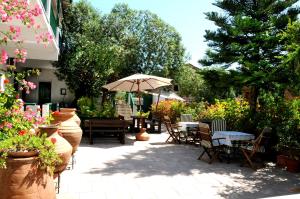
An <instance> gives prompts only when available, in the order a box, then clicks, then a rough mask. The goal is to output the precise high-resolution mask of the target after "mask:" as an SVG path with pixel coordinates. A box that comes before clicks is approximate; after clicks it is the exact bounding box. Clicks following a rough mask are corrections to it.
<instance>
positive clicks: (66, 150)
mask: <svg viewBox="0 0 300 199" xmlns="http://www.w3.org/2000/svg"><path fill="white" fill-rule="evenodd" d="M58 127H59V126H58V125H53V124H52V125H48V126H40V127H39V129H40V133H47V137H48V138H47V139H49V140H50V141H51V142H52V143H54V145H55V151H56V153H57V154H58V155H59V157H60V158H61V160H62V163H61V164H59V165H57V166H56V167H55V170H54V173H56V174H58V173H61V172H63V171H64V170H65V169H66V167H67V166H68V163H69V161H70V158H71V155H72V151H73V147H72V146H71V144H70V143H69V142H68V141H67V140H66V139H64V138H63V137H61V136H60V135H59V134H58Z"/></svg>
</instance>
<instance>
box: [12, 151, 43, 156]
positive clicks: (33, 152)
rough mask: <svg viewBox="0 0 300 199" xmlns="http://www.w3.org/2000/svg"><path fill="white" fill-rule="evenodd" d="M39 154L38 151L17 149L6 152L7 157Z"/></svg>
mask: <svg viewBox="0 0 300 199" xmlns="http://www.w3.org/2000/svg"><path fill="white" fill-rule="evenodd" d="M38 154H39V152H38V151H26V152H24V151H17V152H7V156H8V157H12V158H28V157H33V156H37V155H38Z"/></svg>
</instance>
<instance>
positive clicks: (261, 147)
mask: <svg viewBox="0 0 300 199" xmlns="http://www.w3.org/2000/svg"><path fill="white" fill-rule="evenodd" d="M271 131H272V128H270V127H265V128H264V129H263V130H262V132H261V133H260V135H259V136H258V137H257V138H256V139H255V140H250V141H248V142H245V143H246V144H245V145H242V146H241V147H240V149H241V151H242V154H243V155H244V162H243V163H242V164H241V166H243V165H244V164H248V165H249V166H250V167H251V168H252V169H253V170H256V167H255V165H254V158H255V156H256V155H258V154H263V153H266V148H267V145H268V144H269V140H270V133H271Z"/></svg>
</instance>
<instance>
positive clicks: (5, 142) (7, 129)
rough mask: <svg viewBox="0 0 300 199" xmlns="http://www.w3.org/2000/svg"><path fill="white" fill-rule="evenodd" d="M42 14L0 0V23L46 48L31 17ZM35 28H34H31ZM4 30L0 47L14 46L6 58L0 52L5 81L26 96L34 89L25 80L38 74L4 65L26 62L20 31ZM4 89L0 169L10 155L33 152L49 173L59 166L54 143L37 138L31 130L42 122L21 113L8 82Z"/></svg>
mask: <svg viewBox="0 0 300 199" xmlns="http://www.w3.org/2000/svg"><path fill="white" fill-rule="evenodd" d="M41 13H42V10H41V8H40V7H39V6H38V5H35V6H34V7H32V8H31V6H30V5H29V1H27V0H0V23H7V24H12V23H11V22H12V20H17V21H20V22H21V23H22V24H23V25H25V26H27V28H33V29H34V31H35V33H36V37H35V38H36V40H37V43H39V42H44V43H45V44H47V43H48V42H49V41H50V40H51V39H52V37H51V35H50V34H49V33H38V31H37V30H38V29H39V25H36V24H35V17H37V16H39V15H40V14H41ZM35 25H36V26H35ZM7 27H8V29H7V30H1V31H0V33H1V36H0V45H1V46H2V45H3V44H4V45H6V44H7V43H8V42H9V41H12V42H14V43H15V44H16V46H17V48H16V49H15V50H14V55H8V53H7V52H6V50H5V49H1V59H0V64H3V65H4V67H3V68H2V69H1V71H2V72H4V73H5V77H6V78H12V79H14V80H15V81H16V85H18V86H19V90H25V91H26V93H29V92H30V90H32V89H35V88H36V86H35V85H34V84H33V83H32V82H28V81H26V80H25V78H26V77H28V76H30V75H32V74H38V73H39V71H38V70H35V69H33V70H27V71H25V72H22V73H16V72H15V69H16V67H15V66H14V65H6V62H7V59H8V57H9V56H10V57H14V62H15V64H16V62H22V63H24V62H25V61H26V56H27V51H26V50H25V49H22V48H21V44H22V41H21V40H20V35H21V28H20V27H19V26H13V25H9V26H7ZM4 84H5V88H0V167H2V168H3V167H5V163H6V158H7V156H9V154H10V153H11V152H28V151H36V152H37V153H38V158H39V165H38V166H39V168H40V169H47V170H48V169H50V171H51V172H52V171H53V170H54V166H55V165H56V164H57V163H59V162H60V159H59V156H58V154H56V152H55V148H54V143H55V141H54V140H51V141H49V140H47V139H46V135H45V134H44V135H37V134H36V133H35V130H34V128H36V127H37V126H38V125H40V124H43V123H45V119H44V118H42V117H40V116H37V115H36V113H34V112H33V111H32V110H30V109H27V110H26V111H23V110H22V109H23V102H22V100H20V99H18V98H19V97H18V93H17V92H16V91H15V90H14V87H13V85H12V84H11V83H10V81H9V79H5V80H4Z"/></svg>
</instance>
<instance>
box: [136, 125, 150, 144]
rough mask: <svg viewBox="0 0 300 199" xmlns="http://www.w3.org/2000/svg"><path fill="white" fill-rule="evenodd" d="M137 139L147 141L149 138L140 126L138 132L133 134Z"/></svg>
mask: <svg viewBox="0 0 300 199" xmlns="http://www.w3.org/2000/svg"><path fill="white" fill-rule="evenodd" d="M135 138H136V140H137V141H148V140H149V139H150V136H149V134H148V133H147V132H146V128H141V129H140V132H139V133H137V134H136V135H135Z"/></svg>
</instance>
